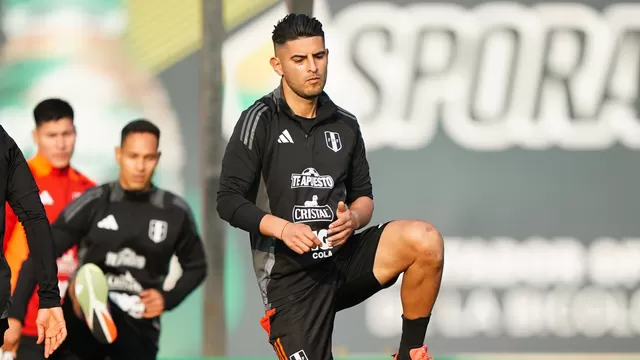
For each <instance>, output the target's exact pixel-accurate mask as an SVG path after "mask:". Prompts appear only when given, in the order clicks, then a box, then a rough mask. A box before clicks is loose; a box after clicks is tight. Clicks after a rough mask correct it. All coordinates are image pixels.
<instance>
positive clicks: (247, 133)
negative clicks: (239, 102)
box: [240, 102, 269, 150]
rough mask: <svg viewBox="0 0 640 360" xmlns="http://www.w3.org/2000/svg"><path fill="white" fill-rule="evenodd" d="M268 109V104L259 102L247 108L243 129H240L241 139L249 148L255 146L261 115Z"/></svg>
mask: <svg viewBox="0 0 640 360" xmlns="http://www.w3.org/2000/svg"><path fill="white" fill-rule="evenodd" d="M268 109H269V108H268V107H267V105H265V104H263V103H261V102H257V103H255V104H253V106H251V107H250V108H249V109H247V111H246V112H245V114H244V118H243V119H242V129H241V130H240V141H242V143H243V144H245V145H246V146H247V147H248V148H249V150H251V148H252V147H253V138H254V137H255V135H256V129H257V128H258V123H259V122H260V116H262V114H263V113H264V112H265V111H267V110H268Z"/></svg>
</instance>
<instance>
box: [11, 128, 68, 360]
mask: <svg viewBox="0 0 640 360" xmlns="http://www.w3.org/2000/svg"><path fill="white" fill-rule="evenodd" d="M0 150H1V151H2V154H3V156H2V158H1V159H0V174H2V178H1V180H0V189H2V190H1V191H0V201H1V202H0V219H1V220H2V221H4V220H5V203H6V202H8V203H9V205H10V206H11V208H12V209H13V211H14V212H15V214H16V216H17V217H18V220H19V221H20V222H21V223H22V225H23V226H24V230H25V233H26V234H27V243H28V246H29V249H30V250H31V256H32V257H33V259H35V262H36V266H35V270H37V274H38V275H37V279H38V280H37V283H38V285H39V286H40V288H39V289H38V294H39V296H40V310H38V316H37V318H36V325H37V328H38V343H42V341H44V344H45V349H44V355H45V358H48V357H49V355H51V354H52V353H53V351H55V350H56V349H57V348H58V347H59V346H60V344H61V343H62V342H63V341H64V339H65V338H66V336H67V330H66V326H65V321H64V317H63V314H62V309H61V308H60V291H59V290H58V277H57V273H58V269H57V266H56V257H55V250H54V243H53V239H52V238H51V229H50V226H49V221H48V220H47V214H46V212H45V210H44V207H43V206H42V202H40V197H39V196H38V186H37V185H36V182H35V180H34V178H33V175H32V174H31V172H30V171H29V166H28V165H27V161H26V160H25V158H24V155H23V154H22V151H20V148H19V147H18V145H16V143H15V141H14V140H13V138H11V136H9V134H7V132H6V131H5V130H4V128H3V127H2V126H0ZM0 229H1V230H0V231H4V225H3V224H1V223H0ZM0 235H2V237H3V236H4V233H3V234H0ZM34 276H35V275H34ZM0 278H1V279H2V284H0V311H2V315H1V316H0V334H2V337H1V339H0V344H4V333H5V332H6V331H7V329H8V328H9V321H8V319H7V318H8V316H9V314H8V310H9V308H10V301H9V298H10V296H11V269H10V268H9V266H8V265H7V262H6V261H5V260H4V254H2V255H0ZM34 282H35V281H34Z"/></svg>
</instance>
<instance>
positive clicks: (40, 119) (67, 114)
mask: <svg viewBox="0 0 640 360" xmlns="http://www.w3.org/2000/svg"><path fill="white" fill-rule="evenodd" d="M33 118H34V119H35V121H36V127H37V126H40V125H42V124H43V123H45V122H48V121H57V120H60V119H64V118H69V119H71V120H72V121H73V108H72V107H71V105H69V103H68V102H66V101H64V100H60V99H46V100H43V101H41V102H40V103H39V104H38V105H36V107H35V108H34V109H33Z"/></svg>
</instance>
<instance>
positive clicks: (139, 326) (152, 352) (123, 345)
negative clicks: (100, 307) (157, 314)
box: [50, 295, 160, 360]
mask: <svg viewBox="0 0 640 360" xmlns="http://www.w3.org/2000/svg"><path fill="white" fill-rule="evenodd" d="M68 299H69V297H68V295H67V297H66V300H65V301H64V303H63V304H62V310H63V311H64V319H65V322H66V323H67V332H68V335H67V339H66V340H65V341H64V342H63V343H62V345H61V346H60V348H59V349H58V350H56V352H54V356H53V359H54V360H115V359H118V360H138V359H139V360H155V359H156V356H157V354H158V341H159V339H160V332H159V330H158V329H156V328H155V327H154V326H153V324H152V323H151V321H150V320H148V321H146V320H142V321H139V320H135V319H133V318H131V317H130V316H129V315H128V314H126V313H125V312H123V311H122V310H120V308H119V307H118V306H116V305H115V304H113V303H111V302H110V303H109V306H110V308H109V309H110V310H111V317H112V318H113V322H114V323H115V325H116V329H117V330H118V337H117V338H116V340H115V341H114V342H113V343H111V344H102V343H100V342H98V341H97V340H96V339H95V337H94V336H93V334H92V333H91V330H89V327H88V326H87V323H86V322H85V321H84V320H83V319H79V318H78V317H77V316H76V315H75V313H74V312H73V306H72V305H71V301H70V300H68ZM50 359H51V357H50Z"/></svg>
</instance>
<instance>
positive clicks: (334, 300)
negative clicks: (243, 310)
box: [261, 224, 397, 360]
mask: <svg viewBox="0 0 640 360" xmlns="http://www.w3.org/2000/svg"><path fill="white" fill-rule="evenodd" d="M386 225H387V224H382V225H376V226H372V227H370V228H368V229H366V230H365V231H363V232H361V233H358V234H355V235H354V236H352V237H351V238H350V239H348V240H347V242H346V243H345V245H343V248H342V249H340V251H339V252H338V253H337V254H336V258H335V260H334V261H335V264H336V266H335V270H328V271H329V272H330V274H328V276H329V277H330V281H323V282H322V283H319V284H318V285H317V286H315V287H314V288H313V289H312V290H311V291H309V292H306V293H305V294H304V295H303V296H301V297H299V298H296V299H292V301H289V302H287V304H286V305H282V306H278V307H277V308H273V309H270V310H268V311H267V313H266V315H265V317H264V318H263V319H262V320H261V324H262V326H263V328H264V329H265V330H266V331H267V333H268V334H269V343H270V344H271V345H272V346H273V348H274V350H275V351H276V354H277V355H278V359H280V360H328V359H332V358H333V357H332V355H331V340H332V335H333V323H334V319H335V315H336V313H337V312H338V311H340V310H344V309H347V308H350V307H352V306H354V305H357V304H360V303H361V302H363V301H364V300H366V299H368V298H369V297H371V296H372V295H374V294H375V293H377V292H378V291H380V290H381V289H383V288H385V287H389V286H391V285H393V284H394V283H395V282H396V280H397V278H396V279H394V280H392V281H390V282H389V283H387V284H384V286H382V285H381V284H380V283H379V282H378V280H377V279H376V278H375V276H374V275H373V262H374V260H375V256H376V251H377V250H378V243H379V242H380V237H381V235H382V232H383V230H384V228H385V226H386ZM323 271H326V270H323ZM323 278H324V279H326V277H324V276H323Z"/></svg>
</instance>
